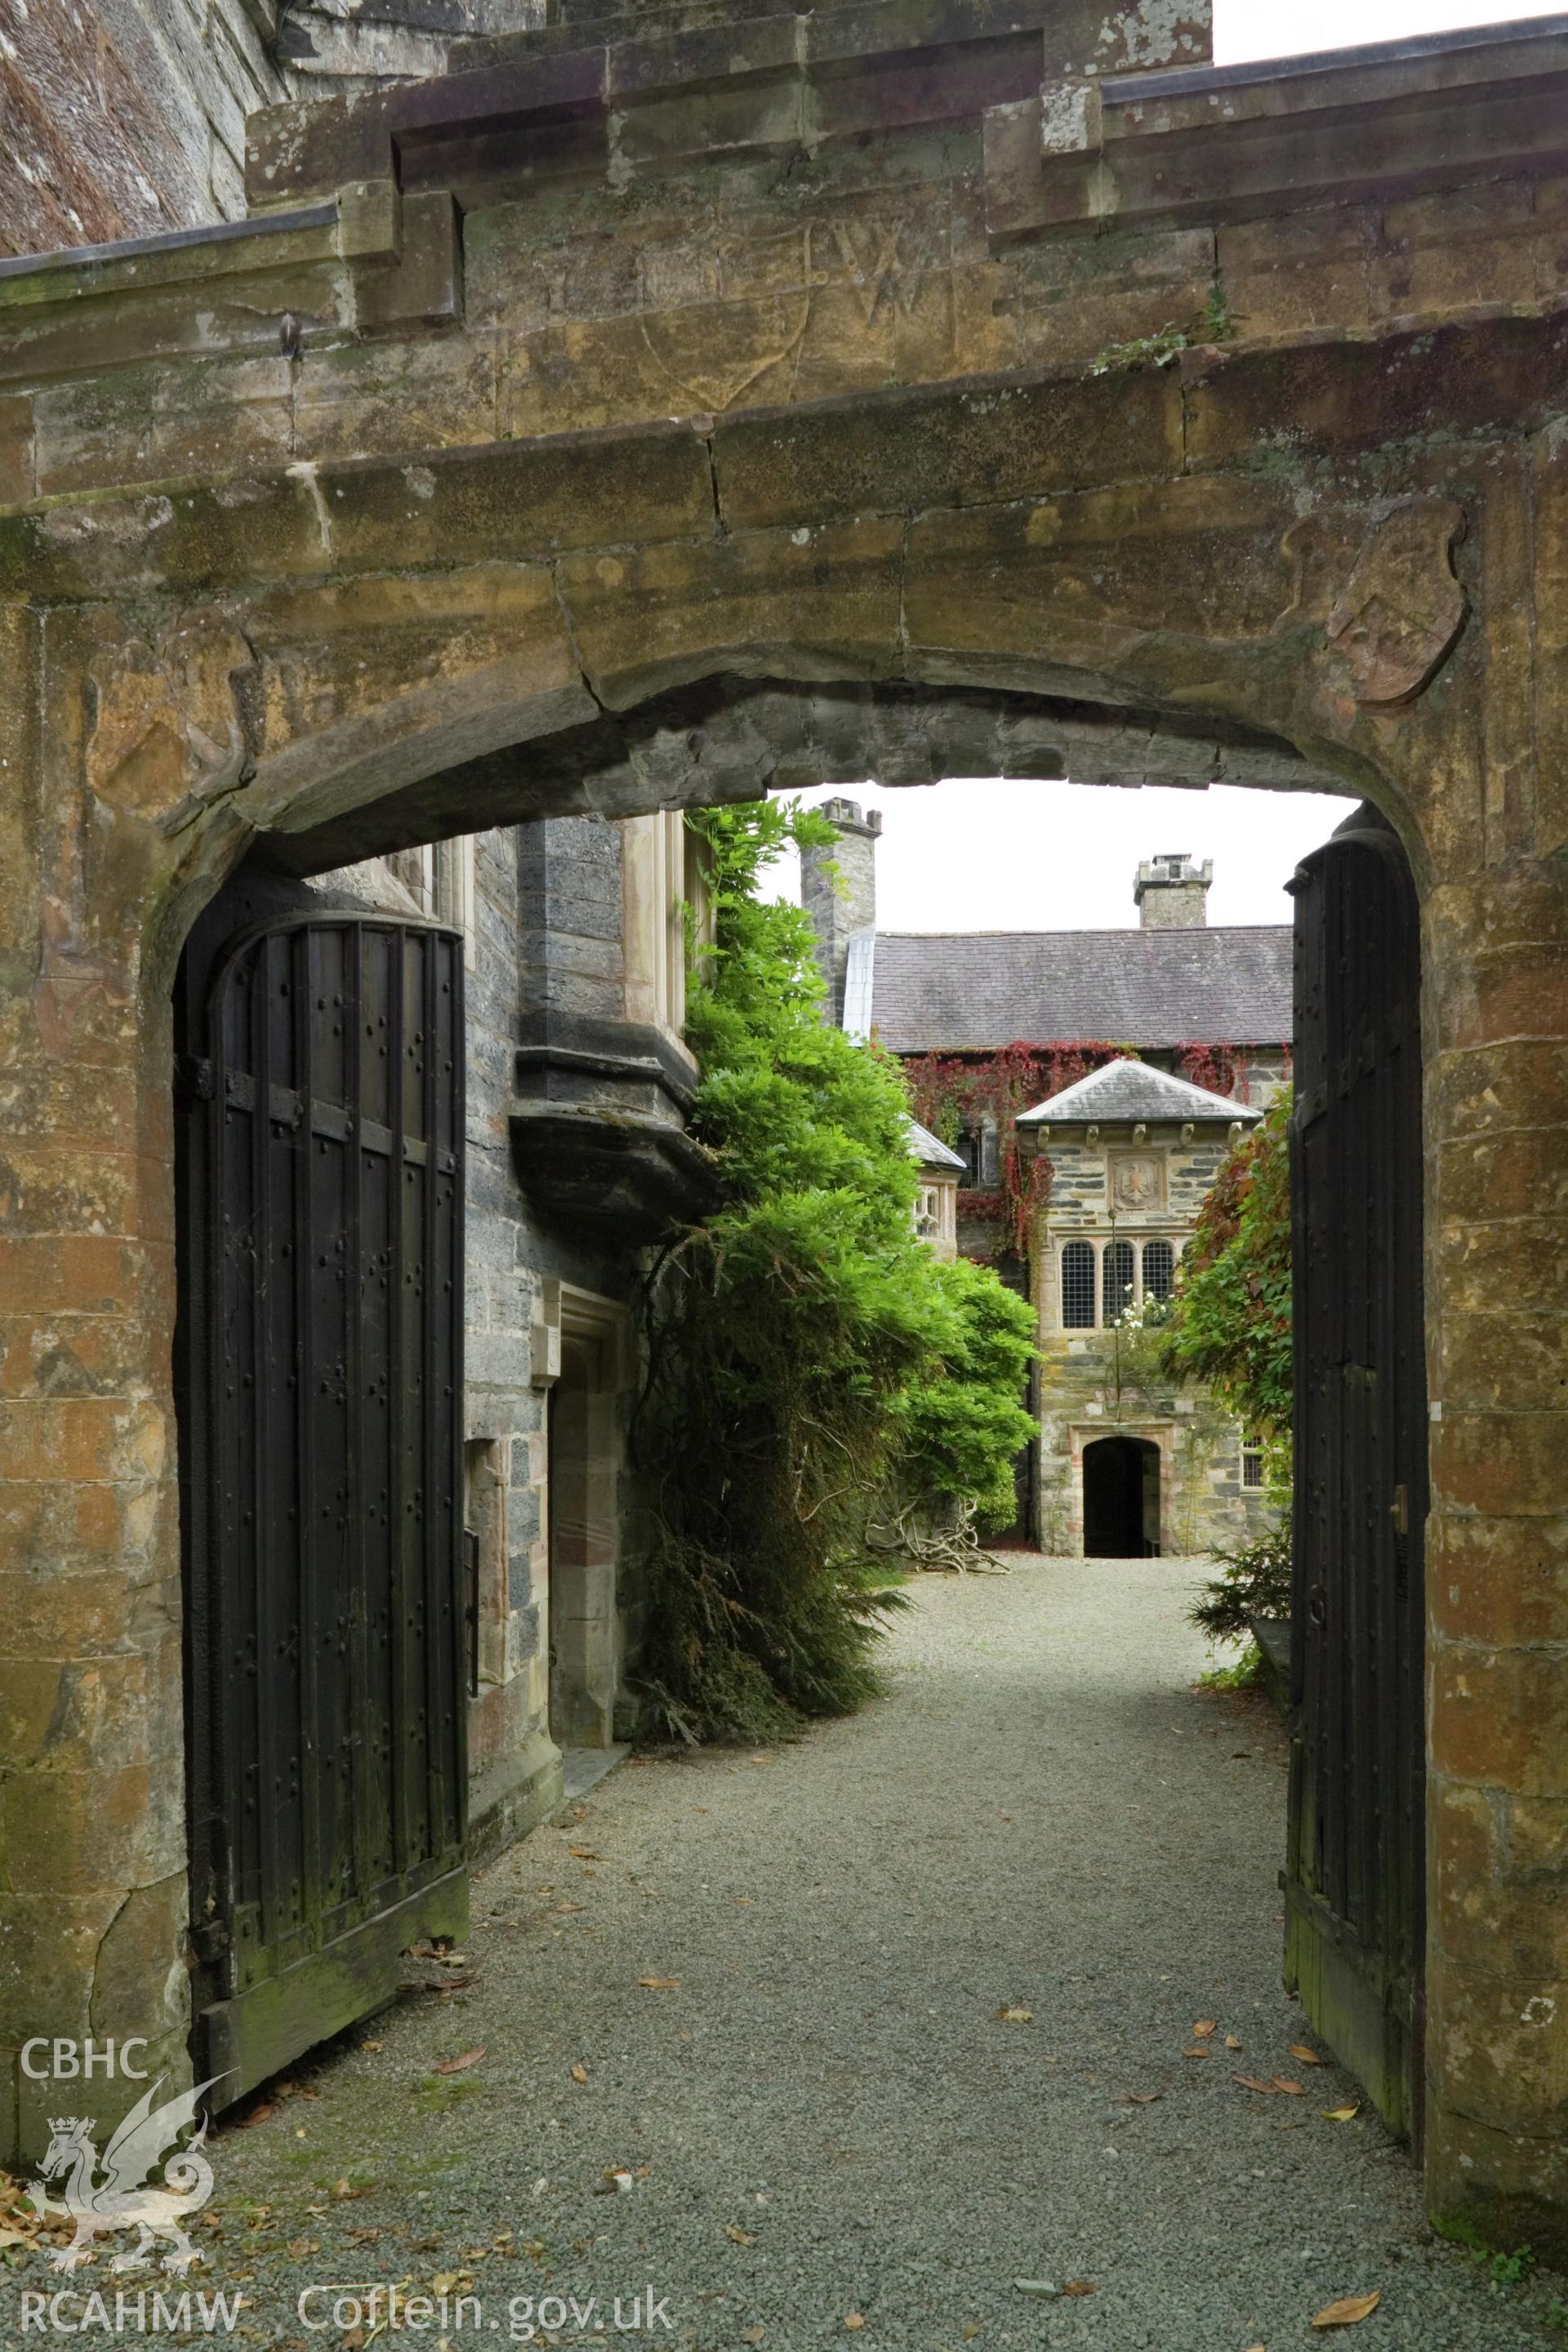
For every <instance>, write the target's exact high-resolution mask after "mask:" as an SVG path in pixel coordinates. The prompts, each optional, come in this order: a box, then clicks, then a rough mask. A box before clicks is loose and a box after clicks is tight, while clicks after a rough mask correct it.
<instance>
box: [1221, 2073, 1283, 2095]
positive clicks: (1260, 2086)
mask: <svg viewBox="0 0 1568 2352" xmlns="http://www.w3.org/2000/svg"><path fill="white" fill-rule="evenodd" d="M1230 2079H1231V2081H1232V2082H1233V2083H1239V2084H1241V2087H1242V2089H1243V2090H1244V2091H1263V2092H1270V2091H1272V2090H1273V2088H1274V2085H1273V2084H1272V2083H1260V2082H1259V2081H1258V2077H1257V2075H1256V2074H1233V2075H1232V2076H1231V2078H1230Z"/></svg>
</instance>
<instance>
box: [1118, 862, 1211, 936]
mask: <svg viewBox="0 0 1568 2352" xmlns="http://www.w3.org/2000/svg"><path fill="white" fill-rule="evenodd" d="M1213 880H1214V860H1213V858H1212V857H1205V859H1204V862H1203V864H1202V865H1201V866H1199V865H1198V864H1197V863H1196V861H1195V860H1194V859H1193V858H1191V857H1189V856H1187V853H1186V851H1185V850H1184V849H1179V850H1174V851H1171V850H1165V851H1162V853H1161V855H1160V856H1158V857H1146V858H1145V859H1144V860H1143V863H1142V866H1140V867H1139V868H1138V879H1137V880H1136V882H1134V884H1133V885H1132V903H1133V905H1134V906H1135V907H1136V908H1137V909H1138V914H1139V919H1140V920H1141V921H1142V926H1143V929H1145V930H1146V931H1201V930H1203V929H1205V925H1206V924H1207V921H1208V915H1207V912H1206V910H1205V900H1206V899H1207V898H1208V895H1209V884H1210V883H1211V882H1212V881H1213Z"/></svg>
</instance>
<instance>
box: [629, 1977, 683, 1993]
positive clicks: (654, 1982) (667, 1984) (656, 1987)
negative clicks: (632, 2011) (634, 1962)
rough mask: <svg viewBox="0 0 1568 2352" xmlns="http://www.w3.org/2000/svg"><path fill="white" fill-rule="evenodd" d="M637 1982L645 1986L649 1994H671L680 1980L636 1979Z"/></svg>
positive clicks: (664, 1978)
mask: <svg viewBox="0 0 1568 2352" xmlns="http://www.w3.org/2000/svg"><path fill="white" fill-rule="evenodd" d="M637 1982H638V1984H640V1985H646V1987H647V1990H648V1991H649V1992H673V1991H674V1990H675V1988H676V1986H677V1985H678V1984H679V1982H680V1979H679V1977H638V1979H637Z"/></svg>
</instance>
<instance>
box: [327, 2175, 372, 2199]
mask: <svg viewBox="0 0 1568 2352" xmlns="http://www.w3.org/2000/svg"><path fill="white" fill-rule="evenodd" d="M369 2194H370V2183H369V2181H368V2180H334V2181H333V2183H332V2195H333V2196H334V2197H336V2198H338V2199H340V2200H343V2201H345V2202H346V2201H347V2200H349V2199H350V2198H354V2197H367V2196H368V2195H369Z"/></svg>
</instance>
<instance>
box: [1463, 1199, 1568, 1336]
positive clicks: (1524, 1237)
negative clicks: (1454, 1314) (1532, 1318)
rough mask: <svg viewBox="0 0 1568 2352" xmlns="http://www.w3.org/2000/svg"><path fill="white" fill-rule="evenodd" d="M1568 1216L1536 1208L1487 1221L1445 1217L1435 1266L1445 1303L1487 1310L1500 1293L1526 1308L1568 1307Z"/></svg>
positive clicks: (1554, 1309) (1556, 1309) (1538, 1310)
mask: <svg viewBox="0 0 1568 2352" xmlns="http://www.w3.org/2000/svg"><path fill="white" fill-rule="evenodd" d="M1565 1244H1568V1220H1565V1219H1563V1217H1554V1216H1543V1215H1539V1214H1532V1215H1530V1216H1521V1217H1510V1218H1508V1219H1506V1220H1505V1221H1503V1222H1501V1223H1485V1224H1473V1223H1460V1222H1458V1221H1456V1222H1455V1223H1451V1224H1450V1223H1444V1224H1443V1225H1442V1226H1440V1227H1439V1229H1438V1232H1437V1234H1436V1271H1437V1274H1438V1276H1439V1279H1440V1280H1441V1282H1442V1286H1443V1296H1444V1302H1445V1304H1446V1306H1447V1307H1448V1308H1449V1309H1450V1310H1458V1312H1459V1313H1461V1314H1468V1313H1474V1314H1484V1313H1486V1312H1487V1311H1488V1309H1489V1308H1492V1307H1496V1305H1497V1304H1498V1301H1499V1299H1500V1297H1509V1298H1510V1303H1511V1304H1512V1306H1513V1307H1514V1309H1515V1311H1516V1312H1517V1313H1521V1314H1531V1313H1545V1314H1561V1313H1563V1310H1564V1308H1565V1307H1568V1250H1565V1246H1564V1245H1565Z"/></svg>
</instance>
